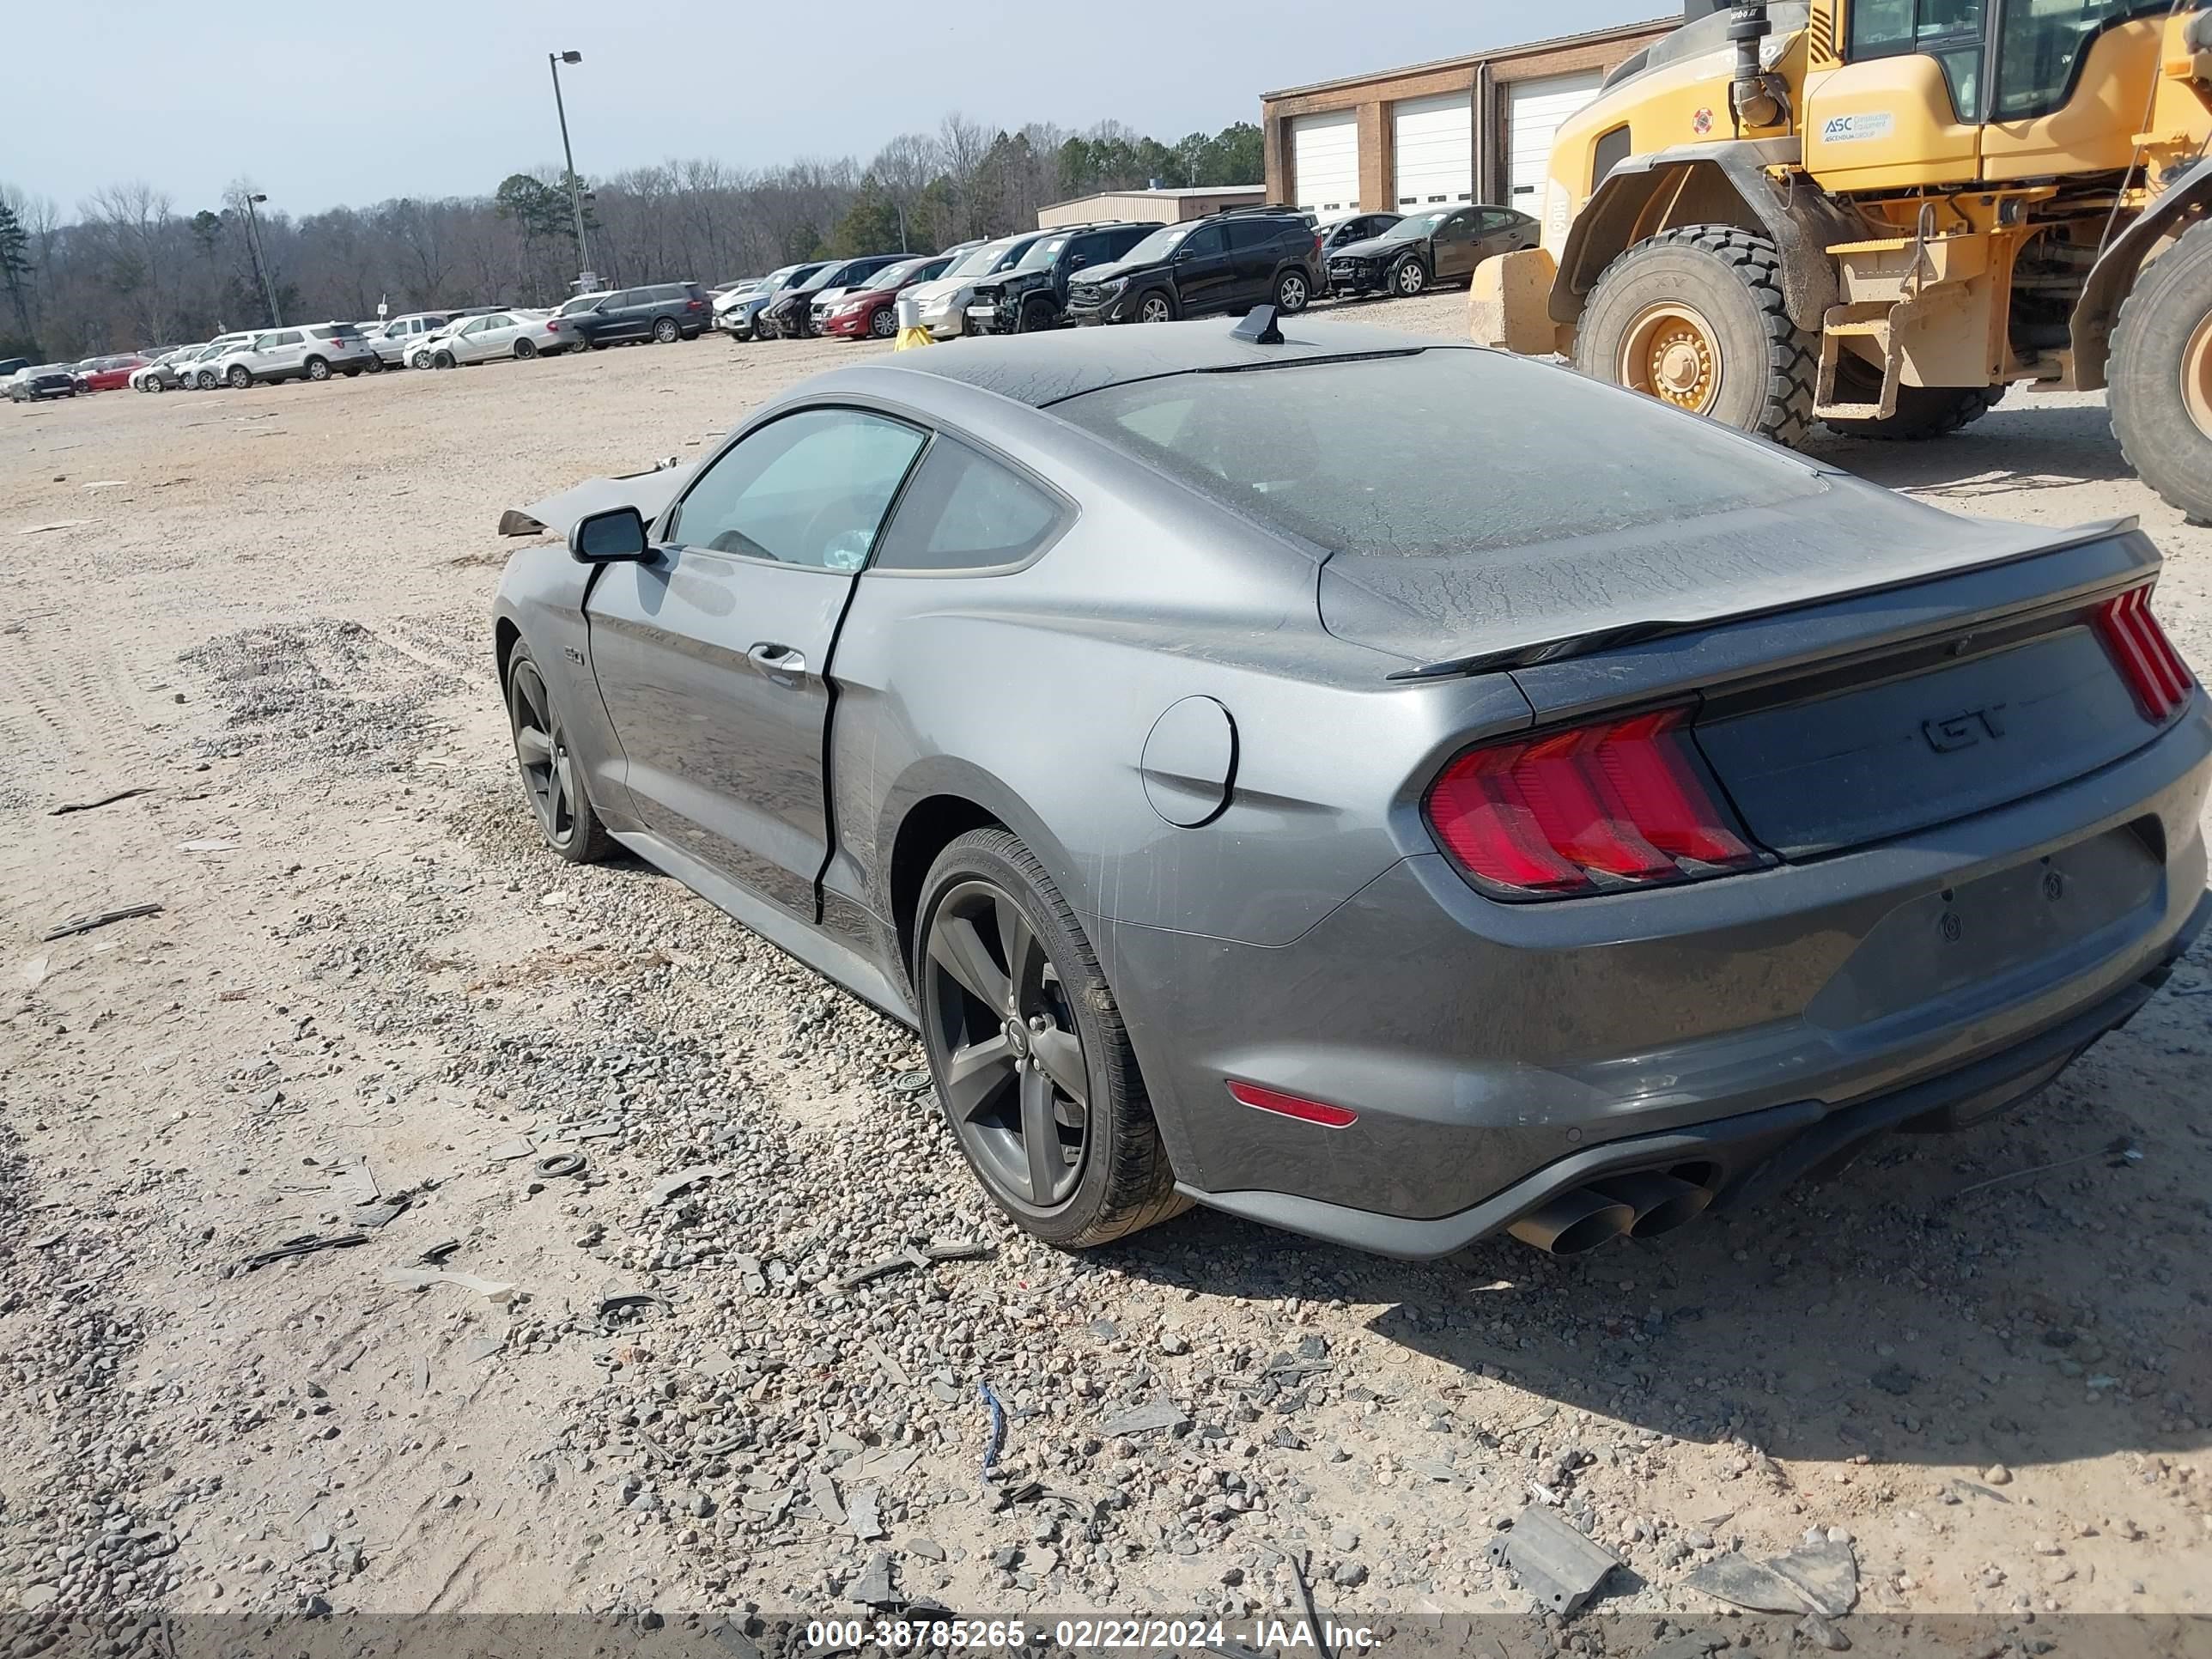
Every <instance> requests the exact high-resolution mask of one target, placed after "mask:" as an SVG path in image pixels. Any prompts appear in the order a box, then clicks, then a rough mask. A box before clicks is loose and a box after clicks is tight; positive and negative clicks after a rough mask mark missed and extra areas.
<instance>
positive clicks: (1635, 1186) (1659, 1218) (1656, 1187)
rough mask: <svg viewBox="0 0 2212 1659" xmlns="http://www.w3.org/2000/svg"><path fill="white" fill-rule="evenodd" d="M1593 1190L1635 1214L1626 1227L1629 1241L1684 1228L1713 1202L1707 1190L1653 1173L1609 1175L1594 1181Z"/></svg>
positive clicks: (1655, 1236) (1649, 1171)
mask: <svg viewBox="0 0 2212 1659" xmlns="http://www.w3.org/2000/svg"><path fill="white" fill-rule="evenodd" d="M1595 1190H1596V1191H1597V1192H1598V1193H1600V1194H1602V1195H1603V1196H1605V1197H1607V1198H1609V1199H1612V1200H1614V1201H1615V1202H1616V1203H1620V1204H1626V1205H1627V1206H1628V1207H1629V1208H1630V1209H1632V1210H1633V1211H1634V1212H1636V1219H1635V1220H1634V1221H1633V1222H1632V1223H1631V1224H1630V1225H1629V1228H1628V1235H1629V1237H1632V1238H1658V1237H1662V1236H1663V1235H1665V1234H1668V1233H1671V1232H1673V1231H1674V1230H1675V1229H1676V1228H1677V1227H1681V1226H1686V1225H1688V1224H1689V1223H1691V1222H1692V1221H1695V1220H1696V1219H1697V1218H1699V1216H1701V1215H1703V1214H1704V1213H1705V1206H1707V1205H1709V1204H1711V1202H1712V1201H1713V1194H1712V1189H1711V1188H1710V1187H1697V1186H1692V1184H1691V1183H1690V1182H1686V1181H1681V1180H1678V1179H1676V1178H1675V1177H1674V1176H1670V1175H1662V1174H1660V1173H1659V1172H1658V1171H1657V1170H1641V1171H1639V1172H1638V1173H1637V1174H1635V1175H1625V1176H1611V1177H1609V1178H1608V1179H1607V1180H1604V1181H1601V1182H1596V1183H1595Z"/></svg>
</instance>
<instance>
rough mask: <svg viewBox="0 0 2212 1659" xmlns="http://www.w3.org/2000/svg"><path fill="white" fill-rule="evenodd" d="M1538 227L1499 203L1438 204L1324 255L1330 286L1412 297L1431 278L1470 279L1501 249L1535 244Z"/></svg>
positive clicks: (1426, 286) (1346, 290)
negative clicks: (1477, 269) (1476, 270)
mask: <svg viewBox="0 0 2212 1659" xmlns="http://www.w3.org/2000/svg"><path fill="white" fill-rule="evenodd" d="M1540 234H1541V226H1539V225H1538V224H1537V222H1535V220H1534V219H1532V218H1530V217H1529V216H1528V215H1527V214H1525V213H1520V212H1516V211H1515V210H1513V209H1511V208H1503V207H1482V206H1475V207H1462V208H1439V209H1437V210H1433V211H1431V212H1428V213H1413V214H1408V215H1407V216H1406V217H1405V218H1403V219H1401V220H1400V221H1398V222H1397V223H1396V224H1395V225H1393V226H1391V227H1390V228H1389V229H1388V230H1386V231H1384V232H1383V234H1381V235H1380V236H1374V237H1370V238H1369V239H1368V240H1365V241H1364V242H1349V243H1346V244H1345V245H1344V246H1341V247H1339V248H1337V249H1336V250H1335V251H1334V252H1332V253H1331V254H1330V255H1329V256H1328V281H1329V286H1330V287H1331V288H1332V289H1334V290H1335V291H1336V292H1337V293H1339V294H1372V293H1375V292H1377V291H1379V290H1386V289H1387V290H1388V291H1389V292H1390V293H1392V294H1395V295H1399V296H1400V297H1401V298H1404V299H1411V298H1412V297H1413V295H1416V294H1423V293H1425V292H1427V290H1428V289H1429V287H1430V285H1431V283H1442V282H1455V281H1459V280H1462V279H1471V278H1472V277H1473V276H1474V268H1475V267H1476V266H1477V265H1479V264H1481V263H1482V262H1483V261H1484V260H1485V259H1488V258H1493V257H1494V256H1496V255H1498V254H1500V253H1513V252H1518V251H1519V250H1521V249H1522V248H1526V247H1534V246H1536V242H1537V240H1538V237H1539V235H1540Z"/></svg>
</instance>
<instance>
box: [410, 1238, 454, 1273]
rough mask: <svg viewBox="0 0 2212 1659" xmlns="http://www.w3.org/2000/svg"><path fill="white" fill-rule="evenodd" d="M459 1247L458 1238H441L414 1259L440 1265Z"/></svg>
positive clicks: (435, 1265) (434, 1265) (436, 1265)
mask: <svg viewBox="0 0 2212 1659" xmlns="http://www.w3.org/2000/svg"><path fill="white" fill-rule="evenodd" d="M460 1248H461V1241H460V1240H459V1239H458V1238H446V1239H441V1240H439V1242H438V1243H435V1244H433V1245H432V1246H430V1248H429V1249H427V1250H425V1251H423V1252H422V1255H418V1256H416V1258H415V1259H416V1261H427V1262H428V1263H429V1264H430V1265H431V1266H432V1267H442V1266H443V1265H444V1264H445V1260H446V1258H447V1256H449V1255H453V1253H454V1252H455V1251H456V1250H458V1249H460Z"/></svg>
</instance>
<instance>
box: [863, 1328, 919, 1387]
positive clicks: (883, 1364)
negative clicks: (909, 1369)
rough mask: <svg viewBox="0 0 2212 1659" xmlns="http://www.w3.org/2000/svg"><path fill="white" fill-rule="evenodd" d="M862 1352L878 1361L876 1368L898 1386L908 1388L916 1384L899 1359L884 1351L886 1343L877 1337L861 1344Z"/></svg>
mask: <svg viewBox="0 0 2212 1659" xmlns="http://www.w3.org/2000/svg"><path fill="white" fill-rule="evenodd" d="M860 1352H863V1353H865V1354H866V1355H867V1356H868V1358H871V1359H872V1360H874V1361H875V1362H876V1369H877V1370H879V1371H881V1372H882V1373H883V1374H884V1376H887V1377H889V1378H890V1380H891V1382H892V1383H896V1385H897V1386H898V1387H900V1388H902V1389H908V1388H912V1387H913V1386H914V1379H913V1378H912V1377H910V1376H908V1375H907V1374H906V1368H905V1367H904V1366H903V1365H902V1364H899V1363H898V1361H897V1360H896V1359H894V1358H891V1357H890V1354H888V1353H886V1352H884V1345H883V1344H882V1343H880V1342H878V1341H877V1340H875V1338H873V1337H870V1338H869V1339H868V1340H866V1342H864V1343H862V1344H861V1345H860Z"/></svg>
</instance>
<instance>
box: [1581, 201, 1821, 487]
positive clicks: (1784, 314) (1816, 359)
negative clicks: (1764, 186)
mask: <svg viewBox="0 0 2212 1659" xmlns="http://www.w3.org/2000/svg"><path fill="white" fill-rule="evenodd" d="M1575 367H1576V368H1578V369H1580V370H1581V371H1582V372H1583V374H1587V375H1589V377H1590V378H1591V379H1592V380H1604V381H1606V382H1607V383H1608V384H1610V385H1613V386H1627V387H1629V388H1630V389H1631V390H1632V391H1636V392H1644V393H1646V394H1648V395H1650V396H1651V397H1654V398H1658V399H1659V400H1660V401H1661V402H1662V403H1667V404H1673V405H1674V407H1675V408H1677V409H1683V410H1688V411H1689V412H1690V413H1691V414H1692V415H1703V416H1707V417H1708V418H1710V419H1711V420H1716V421H1719V422H1722V423H1723V424H1724V425H1728V426H1732V427H1735V428H1738V429H1739V430H1741V431H1744V432H1752V433H1756V434H1758V435H1759V436H1760V437H1762V438H1771V439H1772V440H1773V441H1775V442H1777V443H1781V444H1793V445H1794V444H1797V443H1801V442H1802V441H1804V438H1805V435H1806V434H1807V432H1808V430H1809V429H1810V428H1811V425H1812V420H1813V390H1814V379H1815V377H1816V376H1817V375H1818V374H1819V372H1820V340H1819V338H1818V337H1816V336H1815V335H1814V334H1812V333H1809V332H1808V331H1806V330H1804V329H1801V328H1799V327H1798V326H1797V325H1796V324H1795V323H1793V322H1792V321H1790V313H1789V310H1788V308H1787V307H1785V306H1784V304H1783V300H1782V256H1781V255H1780V254H1779V253H1778V252H1777V251H1776V250H1775V246H1774V244H1773V243H1772V242H1771V241H1770V240H1767V239H1766V238H1765V237H1764V236H1759V235H1754V234H1753V233H1751V232H1750V231H1747V230H1738V229H1736V228H1735V227H1734V226H1732V225H1684V226H1681V227H1680V228H1676V229H1674V230H1667V231H1662V232H1661V233H1660V234H1658V235H1656V236H1654V237H1652V238H1651V239H1650V240H1649V241H1644V242H1638V244H1637V245H1636V246H1633V247H1632V248H1630V249H1628V250H1627V251H1626V252H1624V253H1622V254H1621V255H1620V257H1619V258H1616V259H1614V260H1613V263H1612V264H1609V265H1607V267H1606V268H1605V272H1604V274H1603V275H1602V276H1600V277H1599V278H1598V280H1597V287H1596V288H1595V289H1593V290H1592V291H1591V294H1590V297H1589V305H1588V306H1587V307H1584V308H1583V319H1582V325H1581V327H1580V328H1579V330H1578V331H1577V334H1576V337H1575Z"/></svg>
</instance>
